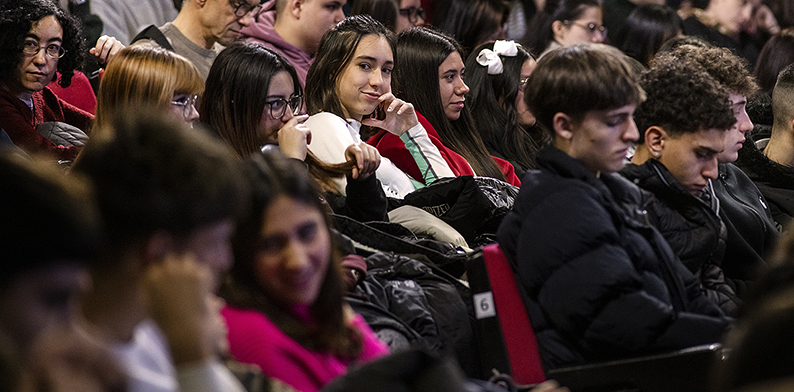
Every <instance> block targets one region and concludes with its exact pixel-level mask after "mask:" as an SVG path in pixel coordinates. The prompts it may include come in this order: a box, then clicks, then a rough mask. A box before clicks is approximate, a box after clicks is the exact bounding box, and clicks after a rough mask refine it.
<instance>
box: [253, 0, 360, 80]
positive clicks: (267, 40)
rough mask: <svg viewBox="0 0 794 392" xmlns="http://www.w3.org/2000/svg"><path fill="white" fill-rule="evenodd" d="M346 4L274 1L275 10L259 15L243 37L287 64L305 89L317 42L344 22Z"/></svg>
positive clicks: (315, 0)
mask: <svg viewBox="0 0 794 392" xmlns="http://www.w3.org/2000/svg"><path fill="white" fill-rule="evenodd" d="M345 4H347V0H275V8H274V9H269V10H267V11H264V10H263V11H262V12H260V13H259V14H258V15H257V16H256V18H254V23H253V24H251V25H250V26H248V27H246V28H244V29H243V30H242V33H243V35H244V36H245V37H246V38H249V39H251V40H254V41H257V42H259V43H261V44H263V45H265V46H266V47H267V48H269V49H272V50H274V51H276V52H277V53H278V54H280V55H282V56H284V57H285V58H286V59H287V60H289V62H290V63H292V66H293V67H295V71H296V72H297V73H298V80H299V81H300V84H301V86H303V87H305V86H306V73H307V72H309V67H310V66H311V65H312V62H313V61H314V56H315V55H316V54H317V49H318V48H319V47H320V39H321V38H322V37H323V34H324V33H325V32H326V31H328V30H330V29H331V28H332V27H334V26H335V25H336V24H337V23H339V22H340V21H342V19H344V18H345V14H344V12H343V11H342V7H343V6H344V5H345Z"/></svg>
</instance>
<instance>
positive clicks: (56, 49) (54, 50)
mask: <svg viewBox="0 0 794 392" xmlns="http://www.w3.org/2000/svg"><path fill="white" fill-rule="evenodd" d="M42 49H44V53H46V54H47V56H49V57H50V58H51V59H59V58H61V57H63V55H65V54H66V52H68V51H67V50H66V49H64V48H63V46H61V45H58V44H49V45H47V46H39V43H38V42H36V41H34V40H26V41H25V42H23V43H22V53H24V54H25V56H35V55H37V54H38V53H39V52H40V51H41V50H42Z"/></svg>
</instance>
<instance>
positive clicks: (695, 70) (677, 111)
mask: <svg viewBox="0 0 794 392" xmlns="http://www.w3.org/2000/svg"><path fill="white" fill-rule="evenodd" d="M640 85H641V86H642V88H643V89H644V90H645V94H646V95H647V99H646V100H645V102H643V103H642V104H640V105H639V106H638V107H637V110H636V111H635V112H634V121H635V122H636V123H637V128H638V129H639V131H640V139H639V143H640V144H641V143H643V142H644V141H643V139H644V133H645V131H646V130H647V129H648V128H650V127H652V126H658V127H661V128H662V129H664V130H665V132H667V133H668V134H670V135H671V136H672V137H677V136H678V135H681V134H684V133H695V132H699V131H702V130H708V129H718V130H721V131H725V130H728V129H729V128H730V127H732V126H733V124H734V123H736V116H735V115H734V114H733V109H732V108H731V101H730V95H729V92H728V90H727V89H726V88H725V87H723V86H722V85H721V84H720V83H719V82H717V81H716V80H714V78H712V77H711V76H710V75H709V74H708V73H707V72H706V71H705V70H703V68H701V67H699V66H697V65H696V64H692V63H687V62H669V63H663V64H657V65H656V66H654V67H653V68H651V69H650V70H648V72H646V73H644V74H643V75H642V77H641V79H640Z"/></svg>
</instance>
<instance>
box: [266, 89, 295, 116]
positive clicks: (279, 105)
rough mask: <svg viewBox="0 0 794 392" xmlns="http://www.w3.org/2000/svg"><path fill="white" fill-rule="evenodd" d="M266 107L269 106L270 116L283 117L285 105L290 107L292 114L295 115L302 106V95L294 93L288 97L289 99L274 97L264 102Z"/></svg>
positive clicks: (285, 110)
mask: <svg viewBox="0 0 794 392" xmlns="http://www.w3.org/2000/svg"><path fill="white" fill-rule="evenodd" d="M265 106H266V107H270V117H271V118H273V119H274V120H278V119H280V118H281V117H284V113H286V112H287V106H289V108H290V109H291V113H292V115H293V116H297V115H298V114H299V113H300V112H301V109H302V108H303V95H294V96H292V97H290V99H289V101H288V100H286V99H284V98H278V99H274V100H272V101H266V102H265Z"/></svg>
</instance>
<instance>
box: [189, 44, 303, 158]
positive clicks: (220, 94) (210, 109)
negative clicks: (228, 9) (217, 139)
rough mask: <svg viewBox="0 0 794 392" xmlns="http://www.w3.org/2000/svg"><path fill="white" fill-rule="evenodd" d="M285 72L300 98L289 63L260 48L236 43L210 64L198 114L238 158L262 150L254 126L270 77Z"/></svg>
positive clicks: (262, 113)
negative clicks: (230, 147)
mask: <svg viewBox="0 0 794 392" xmlns="http://www.w3.org/2000/svg"><path fill="white" fill-rule="evenodd" d="M281 71H286V72H287V73H288V74H289V75H290V77H291V78H292V86H293V88H294V90H295V94H302V93H303V89H302V88H301V85H300V81H299V80H298V74H297V73H296V72H295V68H294V67H293V66H292V64H290V62H289V61H288V60H287V59H285V58H284V57H283V56H281V55H280V54H278V53H276V52H274V51H272V50H270V49H267V48H265V47H264V46H262V45H261V44H258V43H255V42H249V41H238V42H235V43H233V44H231V45H229V46H228V47H227V48H226V49H224V50H223V51H222V52H221V53H220V54H219V55H218V57H217V58H216V59H215V61H214V62H213V63H212V68H210V72H209V75H208V76H207V82H206V87H205V88H204V95H203V96H202V99H201V104H200V107H199V113H200V114H201V119H202V121H204V122H206V123H207V124H209V125H210V126H211V127H212V128H213V129H214V130H215V131H216V132H217V133H218V134H219V135H220V136H221V137H222V138H223V139H224V140H225V141H226V142H227V143H229V145H230V146H232V148H233V149H234V151H235V152H236V153H237V155H239V156H240V157H247V156H248V155H250V154H251V153H253V152H255V151H259V149H260V147H262V146H261V145H260V144H261V143H260V141H259V135H258V134H257V130H256V128H257V126H258V125H259V123H260V121H261V120H262V116H264V115H265V114H264V113H265V102H266V101H267V95H268V89H269V88H270V81H271V79H272V78H273V76H274V75H275V74H277V73H279V72H281Z"/></svg>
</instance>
